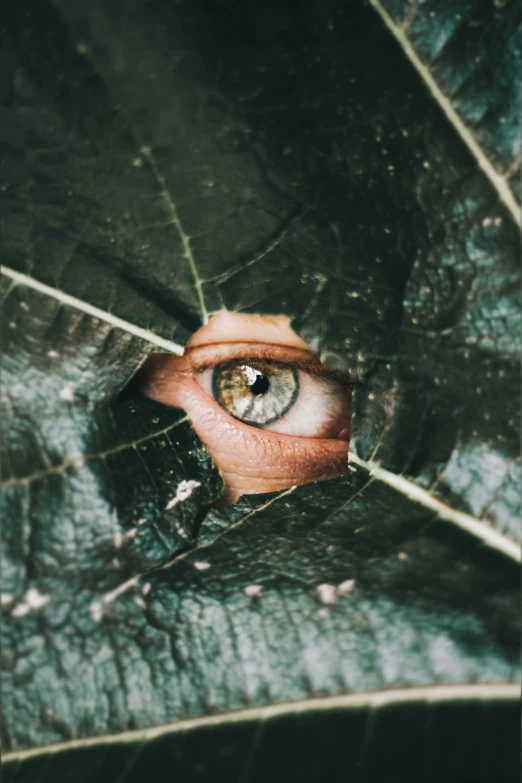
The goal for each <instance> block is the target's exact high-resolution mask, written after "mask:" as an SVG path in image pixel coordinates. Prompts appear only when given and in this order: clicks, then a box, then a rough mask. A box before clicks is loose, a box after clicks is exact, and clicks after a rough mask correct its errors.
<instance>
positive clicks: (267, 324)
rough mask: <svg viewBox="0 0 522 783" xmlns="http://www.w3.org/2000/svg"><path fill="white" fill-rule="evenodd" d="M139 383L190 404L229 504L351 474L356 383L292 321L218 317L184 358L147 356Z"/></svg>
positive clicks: (173, 401)
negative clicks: (322, 357) (325, 361)
mask: <svg viewBox="0 0 522 783" xmlns="http://www.w3.org/2000/svg"><path fill="white" fill-rule="evenodd" d="M141 384H142V390H143V391H144V393H145V394H147V396H149V397H151V398H152V399H155V400H157V401H159V402H162V403H164V404H167V405H173V406H175V407H179V408H183V409H184V410H185V411H186V413H187V414H188V416H189V418H190V420H191V422H192V425H193V426H194V428H195V430H196V432H197V434H198V436H199V438H200V439H201V440H202V442H203V443H204V444H205V446H206V448H207V450H208V451H209V453H210V455H211V457H212V459H213V460H214V463H215V464H216V465H217V467H218V468H219V469H220V471H221V473H222V475H223V478H224V480H225V493H224V502H227V503H232V502H235V501H236V500H237V499H238V498H239V497H240V496H241V495H242V494H246V493H254V492H269V491H272V490H277V489H284V488H286V487H290V486H294V485H297V484H304V483H307V482H310V481H319V480H321V479H326V478H332V477H334V476H338V475H342V474H343V473H347V472H348V440H349V432H350V417H351V384H350V381H349V379H348V378H346V377H345V376H342V375H340V374H339V373H332V372H330V371H329V370H328V369H327V368H326V367H325V366H324V365H322V364H321V362H320V361H319V359H318V357H317V356H316V355H315V354H314V353H313V352H312V351H310V350H309V349H308V348H307V346H306V345H305V344H304V343H302V341H301V340H300V339H299V338H298V337H297V335H295V333H294V332H293V331H292V330H291V329H290V327H289V325H288V319H286V318H282V317H267V316H245V315H238V314H230V313H226V314H225V313H222V314H219V315H218V316H215V317H214V319H212V320H211V321H210V323H209V324H208V325H207V326H204V327H202V328H201V329H200V330H199V331H198V332H197V333H196V334H195V335H194V336H193V337H192V338H191V340H189V342H188V344H187V346H186V349H185V353H184V355H183V356H182V357H177V356H171V355H167V354H155V355H153V356H152V357H150V359H149V360H148V362H147V363H146V365H145V367H144V369H143V372H142V381H141Z"/></svg>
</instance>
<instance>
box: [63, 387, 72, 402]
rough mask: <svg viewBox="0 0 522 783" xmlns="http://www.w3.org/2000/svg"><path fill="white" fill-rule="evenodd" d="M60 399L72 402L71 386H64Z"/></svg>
mask: <svg viewBox="0 0 522 783" xmlns="http://www.w3.org/2000/svg"><path fill="white" fill-rule="evenodd" d="M60 399H61V400H64V401H65V402H74V389H73V388H72V386H64V387H63V389H62V390H61V391H60Z"/></svg>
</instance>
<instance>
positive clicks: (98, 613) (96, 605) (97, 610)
mask: <svg viewBox="0 0 522 783" xmlns="http://www.w3.org/2000/svg"><path fill="white" fill-rule="evenodd" d="M89 608H90V612H91V617H92V619H93V620H94V622H95V623H99V622H100V620H101V619H102V617H103V604H102V602H101V601H93V602H92V604H91V605H90V607H89Z"/></svg>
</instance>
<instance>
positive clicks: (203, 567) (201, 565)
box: [194, 562, 212, 571]
mask: <svg viewBox="0 0 522 783" xmlns="http://www.w3.org/2000/svg"><path fill="white" fill-rule="evenodd" d="M194 568H195V569H196V570H197V571H208V569H209V568H212V566H211V565H210V563H201V562H197V563H194Z"/></svg>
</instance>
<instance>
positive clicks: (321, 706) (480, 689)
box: [2, 682, 520, 763]
mask: <svg viewBox="0 0 522 783" xmlns="http://www.w3.org/2000/svg"><path fill="white" fill-rule="evenodd" d="M519 699H520V685H519V683H516V682H514V683H512V682H509V683H505V682H498V683H473V684H468V683H463V684H460V683H459V684H457V685H426V686H419V687H413V688H403V689H390V690H387V691H382V690H380V691H367V692H365V693H362V694H359V693H357V694H345V695H340V696H325V697H321V698H310V699H302V700H300V701H296V702H286V703H284V704H270V705H266V706H263V707H251V708H248V709H244V710H241V711H234V712H228V713H224V714H221V715H205V716H203V717H200V718H189V719H186V720H180V721H175V722H173V723H167V724H164V725H162V726H154V727H152V728H149V729H136V730H133V731H125V732H121V733H119V734H106V735H104V736H100V737H88V738H86V739H74V740H70V741H69V742H60V743H55V744H52V745H44V746H40V747H37V748H28V749H25V750H16V751H12V752H11V753H5V754H4V755H3V759H2V760H3V762H4V763H7V762H20V761H24V760H25V759H28V758H32V757H38V756H45V755H46V754H50V753H53V754H54V753H59V752H61V751H71V750H75V749H83V748H90V747H97V746H100V745H110V744H113V743H114V744H116V743H122V744H123V743H129V744H130V743H137V742H140V743H143V742H146V741H149V740H154V739H157V738H159V737H163V736H167V735H169V734H177V733H179V732H186V731H195V730H197V729H200V728H205V727H216V726H222V725H225V724H230V723H242V722H245V721H254V720H268V719H271V718H277V717H280V716H285V715H298V714H302V713H313V712H325V711H329V710H357V709H364V708H369V709H380V708H383V707H388V706H391V705H400V704H414V703H419V704H440V703H445V702H448V703H454V702H455V701H478V702H481V703H483V702H484V701H504V702H512V701H513V702H514V701H518V700H519Z"/></svg>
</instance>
